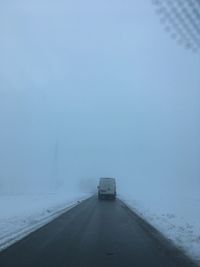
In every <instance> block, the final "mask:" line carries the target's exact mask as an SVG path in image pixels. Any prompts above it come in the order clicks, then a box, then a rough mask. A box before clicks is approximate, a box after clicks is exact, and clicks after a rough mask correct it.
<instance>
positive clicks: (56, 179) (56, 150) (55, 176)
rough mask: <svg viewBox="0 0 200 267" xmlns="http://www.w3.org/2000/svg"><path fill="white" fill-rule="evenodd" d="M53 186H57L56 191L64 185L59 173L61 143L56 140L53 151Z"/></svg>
mask: <svg viewBox="0 0 200 267" xmlns="http://www.w3.org/2000/svg"><path fill="white" fill-rule="evenodd" d="M53 185H55V187H56V189H58V188H60V187H61V185H62V181H61V179H60V173H59V142H58V140H56V143H55V145H54V149H53Z"/></svg>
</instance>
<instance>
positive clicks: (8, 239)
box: [0, 193, 91, 251]
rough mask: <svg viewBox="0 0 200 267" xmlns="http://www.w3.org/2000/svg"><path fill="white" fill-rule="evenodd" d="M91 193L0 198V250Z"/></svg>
mask: <svg viewBox="0 0 200 267" xmlns="http://www.w3.org/2000/svg"><path fill="white" fill-rule="evenodd" d="M90 195H91V194H80V193H79V194H73V195H69V194H66V195H65V194H40V195H0V251H1V250H3V249H5V248H6V247H8V246H10V245H11V244H13V243H15V242H16V241H18V240H20V239H22V238H23V237H25V236H26V235H28V234H30V233H31V232H33V231H35V230H36V229H38V228H40V227H42V226H43V225H45V224H46V223H48V222H50V221H52V220H53V219H55V218H56V217H58V216H59V215H60V214H62V213H63V212H65V211H67V210H69V209H70V208H72V207H74V206H75V205H77V204H79V203H80V201H82V200H84V199H86V198H88V197H89V196H90Z"/></svg>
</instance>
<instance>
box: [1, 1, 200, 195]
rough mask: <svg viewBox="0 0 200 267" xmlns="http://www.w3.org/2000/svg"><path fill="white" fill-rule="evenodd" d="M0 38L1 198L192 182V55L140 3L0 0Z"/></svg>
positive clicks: (195, 102) (195, 69) (195, 59)
mask: <svg viewBox="0 0 200 267" xmlns="http://www.w3.org/2000/svg"><path fill="white" fill-rule="evenodd" d="M0 36H1V42H0V58H1V64H0V125H1V134H0V137H1V138H0V147H1V149H0V183H1V184H2V186H3V188H4V189H5V190H8V188H11V190H12V188H13V189H16V188H17V190H25V189H27V188H28V187H29V188H30V187H35V186H36V185H37V184H38V182H39V181H40V184H41V187H43V185H45V186H47V188H52V187H53V186H54V185H55V181H54V180H55V177H57V178H58V180H59V181H58V184H59V183H64V184H65V185H66V186H67V187H68V188H74V187H75V186H76V185H77V183H78V182H79V181H80V180H81V179H83V178H84V179H86V178H92V177H99V176H116V177H117V178H118V183H119V184H120V186H123V188H126V187H127V188H130V186H131V187H132V186H133V187H135V185H136V186H137V187H138V188H142V187H143V185H146V186H147V187H148V186H150V185H152V187H153V186H155V185H158V188H159V187H161V186H166V185H168V184H172V183H173V185H177V186H175V187H174V188H176V189H177V188H180V185H187V186H193V185H194V187H196V183H198V185H199V171H200V170H199V159H200V153H199V151H200V126H199V115H200V110H199V109H200V107H199V99H200V90H199V85H200V75H199V68H200V61H199V58H200V56H199V54H194V53H192V52H191V51H187V50H185V49H184V48H183V47H181V46H180V47H179V46H178V45H177V44H176V43H175V42H173V41H172V40H171V39H170V38H169V36H168V35H167V34H166V33H165V32H164V31H163V29H162V27H161V25H160V24H159V19H158V17H157V16H156V15H155V12H154V8H153V7H152V5H151V2H150V1H144V0H143V1H133V0H132V1H130V0H124V1H118V0H117V1H114V0H109V1H108V0H101V1H92V0H86V1H81V0H77V1H72V0H68V1H61V0H60V1H53V0H52V1H47V0H46V1H45V0H42V1H41V0H40V1H39V0H30V1H25V0H21V1H17V0H9V1H2V2H1V4H0ZM47 181H48V183H47ZM11 185H12V186H11Z"/></svg>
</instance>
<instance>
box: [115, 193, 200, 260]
mask: <svg viewBox="0 0 200 267" xmlns="http://www.w3.org/2000/svg"><path fill="white" fill-rule="evenodd" d="M119 197H120V199H122V200H123V201H124V202H125V203H126V204H127V205H128V206H129V207H130V208H131V209H132V210H134V211H135V212H136V213H137V214H139V215H140V216H141V217H143V218H144V219H146V220H147V221H148V222H149V223H150V224H152V225H153V226H154V227H155V228H157V229H158V230H159V231H160V232H162V233H163V234H164V235H165V236H166V237H167V238H168V239H170V240H172V241H173V242H174V243H175V244H176V246H177V247H179V248H180V249H182V250H184V251H185V252H186V254H187V255H189V256H190V257H191V258H193V259H194V260H195V261H197V263H198V264H199V265H200V196H197V195H196V196H194V195H193V196H188V195H187V196H184V195H181V196H177V195H176V196H175V195H174V196H173V195H171V194H169V195H168V197H167V195H166V192H165V194H164V193H163V192H162V193H160V194H159V193H156V194H155V193H154V194H152V195H150V193H149V194H148V193H146V194H145V197H144V196H143V197H142V196H141V195H140V194H137V193H136V194H135V196H134V197H133V194H132V195H131V194H130V195H127V194H122V195H120V196H119Z"/></svg>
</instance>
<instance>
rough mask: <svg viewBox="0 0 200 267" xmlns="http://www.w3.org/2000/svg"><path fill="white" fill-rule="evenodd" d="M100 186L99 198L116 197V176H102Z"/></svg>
mask: <svg viewBox="0 0 200 267" xmlns="http://www.w3.org/2000/svg"><path fill="white" fill-rule="evenodd" d="M97 188H98V198H99V199H102V198H112V199H115V197H116V182H115V178H100V180H99V186H98V187H97Z"/></svg>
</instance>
